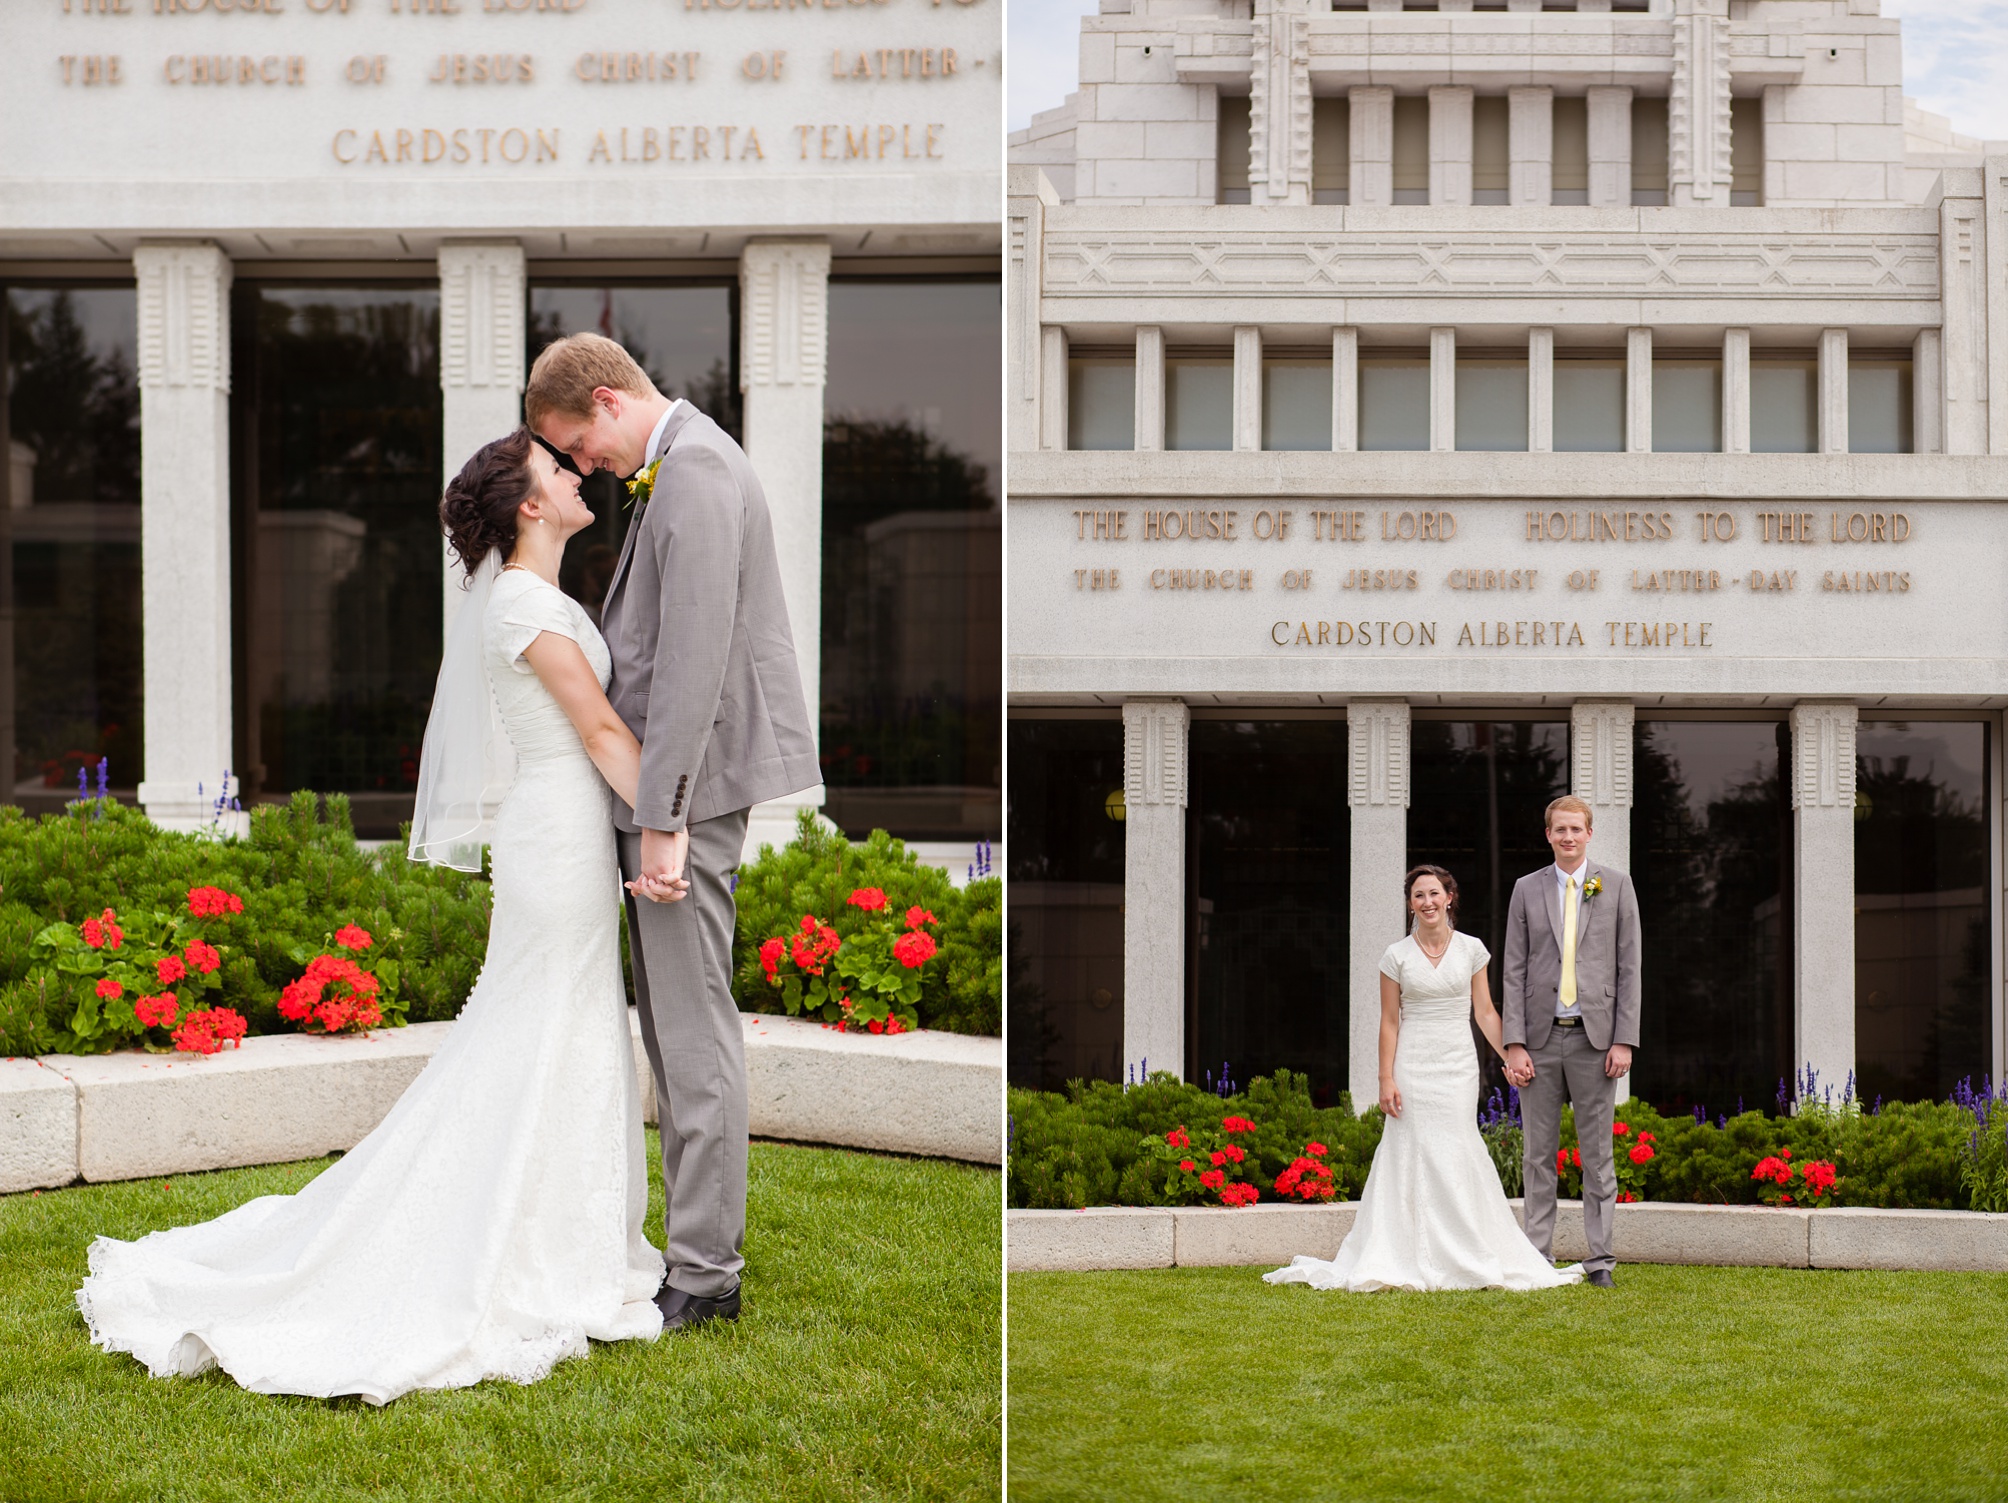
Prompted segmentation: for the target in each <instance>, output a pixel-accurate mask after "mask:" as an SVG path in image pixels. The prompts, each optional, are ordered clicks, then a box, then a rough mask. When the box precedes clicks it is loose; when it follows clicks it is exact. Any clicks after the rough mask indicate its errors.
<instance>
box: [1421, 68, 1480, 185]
mask: <svg viewBox="0 0 2008 1503" xmlns="http://www.w3.org/2000/svg"><path fill="white" fill-rule="evenodd" d="M1472 94H1473V90H1472V89H1471V87H1470V85H1468V84H1439V85H1438V86H1437V87H1435V88H1433V89H1431V90H1430V91H1429V201H1430V202H1431V203H1432V204H1447V205H1449V206H1451V207H1452V208H1463V207H1468V206H1469V205H1470V203H1471V100H1472Z"/></svg>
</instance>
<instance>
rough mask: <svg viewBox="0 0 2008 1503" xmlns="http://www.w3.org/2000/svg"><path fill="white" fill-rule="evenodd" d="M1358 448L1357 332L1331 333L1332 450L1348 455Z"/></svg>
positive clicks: (1358, 386) (1343, 328)
mask: <svg viewBox="0 0 2008 1503" xmlns="http://www.w3.org/2000/svg"><path fill="white" fill-rule="evenodd" d="M1359 446H1360V331H1359V330H1358V329H1355V328H1351V327H1342V328H1337V329H1334V330H1332V449H1333V450H1334V452H1336V453H1340V454H1350V453H1352V452H1353V451H1354V450H1356V449H1358V448H1359Z"/></svg>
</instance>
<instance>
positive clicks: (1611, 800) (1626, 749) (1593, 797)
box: [1569, 699, 1634, 1101]
mask: <svg viewBox="0 0 2008 1503" xmlns="http://www.w3.org/2000/svg"><path fill="white" fill-rule="evenodd" d="M1633 718H1634V711H1633V708H1632V703H1631V701H1630V700H1628V699H1579V700H1577V701H1576V702H1575V704H1573V705H1572V706H1570V708H1569V770H1570V777H1569V792H1571V793H1573V794H1574V795H1575V796H1576V797H1577V798H1579V799H1581V800H1582V801H1583V802H1584V803H1586V804H1588V805H1589V806H1590V827H1591V832H1592V833H1591V840H1590V857H1591V859H1592V860H1594V861H1597V862H1600V863H1601V864H1603V865H1605V866H1613V867H1616V868H1617V869H1618V870H1619V871H1621V872H1629V871H1630V870H1631V811H1632V721H1633ZM1630 1099H1631V1077H1630V1076H1629V1075H1627V1076H1625V1077H1623V1078H1622V1079H1620V1080H1619V1081H1618V1100H1620V1101H1629V1100H1630Z"/></svg>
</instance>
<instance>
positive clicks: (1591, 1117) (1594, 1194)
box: [1520, 1028, 1618, 1273]
mask: <svg viewBox="0 0 2008 1503" xmlns="http://www.w3.org/2000/svg"><path fill="white" fill-rule="evenodd" d="M1527 1052H1528V1054H1529V1056H1530V1057H1531V1058H1532V1059H1533V1061H1534V1079H1533V1081H1532V1082H1531V1083H1530V1084H1529V1085H1528V1086H1526V1087H1525V1088H1524V1089H1523V1090H1522V1091H1521V1092H1520V1122H1521V1126H1522V1128H1523V1129H1524V1131H1525V1135H1526V1146H1525V1148H1524V1150H1523V1152H1522V1156H1521V1160H1520V1166H1521V1169H1522V1170H1523V1171H1524V1172H1525V1177H1526V1181H1527V1188H1526V1196H1527V1200H1526V1206H1527V1211H1526V1216H1527V1221H1526V1225H1527V1240H1528V1241H1529V1242H1531V1243H1533V1244H1534V1249H1535V1251H1537V1252H1538V1253H1540V1254H1541V1256H1542V1257H1544V1258H1552V1257H1553V1255H1554V1246H1555V1186H1556V1178H1557V1176H1556V1173H1555V1150H1556V1149H1558V1148H1559V1147H1561V1138H1562V1102H1563V1101H1564V1100H1565V1099H1566V1100H1568V1101H1569V1102H1571V1103H1573V1104H1574V1106H1575V1108H1576V1142H1577V1144H1578V1145H1579V1146H1580V1147H1581V1150H1582V1154H1583V1236H1584V1240H1586V1241H1587V1242H1588V1243H1589V1245H1590V1255H1589V1257H1587V1258H1585V1259H1584V1260H1583V1271H1584V1272H1585V1273H1595V1272H1596V1271H1597V1270H1598V1269H1605V1270H1608V1269H1610V1268H1613V1267H1615V1266H1616V1264H1617V1259H1616V1258H1615V1257H1613V1256H1612V1254H1611V1217H1612V1214H1613V1208H1614V1207H1615V1206H1616V1205H1617V1199H1618V1176H1617V1169H1616V1166H1615V1164H1614V1163H1613V1160H1612V1157H1611V1153H1612V1150H1611V1119H1612V1117H1613V1116H1614V1115H1615V1114H1616V1111H1617V1099H1618V1083H1617V1082H1616V1081H1615V1080H1611V1079H1608V1078H1607V1077H1606V1076H1605V1075H1604V1051H1603V1050H1602V1049H1599V1048H1597V1046H1596V1045H1594V1044H1592V1043H1591V1042H1590V1041H1589V1039H1588V1038H1587V1037H1585V1036H1584V1030H1583V1029H1581V1028H1555V1029H1551V1030H1549V1033H1548V1038H1547V1042H1545V1043H1543V1044H1542V1045H1541V1046H1540V1047H1539V1048H1535V1049H1530V1050H1528V1051H1527Z"/></svg>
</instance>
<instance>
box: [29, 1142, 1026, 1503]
mask: <svg viewBox="0 0 2008 1503" xmlns="http://www.w3.org/2000/svg"><path fill="white" fill-rule="evenodd" d="M649 1138H650V1149H649V1159H650V1173H651V1179H652V1181H654V1184H653V1195H652V1201H651V1207H650V1212H649V1216H650V1224H651V1226H652V1227H653V1228H655V1229H656V1230H657V1232H658V1233H659V1231H660V1225H661V1216H662V1186H661V1183H660V1169H659V1166H658V1165H657V1164H656V1160H655V1143H654V1139H655V1134H654V1133H653V1132H651V1133H650V1134H649ZM326 1163H327V1161H323V1160H317V1161H314V1162H312V1163H306V1164H291V1165H278V1166H274V1167H271V1168H263V1169H242V1170H232V1171H228V1172H223V1173H217V1174H190V1175H181V1176H177V1177H175V1178H174V1179H172V1180H171V1181H168V1182H165V1183H163V1182H162V1181H160V1180H147V1181H141V1182H135V1183H129V1184H112V1185H89V1186H79V1187H76V1188H72V1189H68V1190H60V1191H46V1192H44V1193H42V1194H41V1195H39V1196H29V1195H15V1196H10V1197H5V1198H0V1498H4V1499H5V1500H7V1503H15V1500H36V1499H93V1500H98V1499H105V1500H110V1499H135V1500H137V1499H145V1500H148V1503H155V1500H184V1499H186V1500H201V1503H212V1500H231V1499H257V1500H260V1503H265V1500H272V1499H285V1500H287V1503H292V1500H313V1499H349V1498H372V1499H375V1498H381V1499H414V1500H416V1499H425V1500H428V1503H433V1500H442V1499H480V1500H484V1503H485V1500H488V1499H517V1498H523V1499H529V1498H534V1499H538V1500H540V1503H547V1500H558V1499H588V1498H590V1499H595V1500H598V1499H627V1498H635V1499H650V1500H656V1499H669V1498H677V1499H684V1498H689V1499H731V1500H744V1499H761V1500H765V1499H777V1500H787V1499H867V1498H870V1499H877V1498H900V1499H905V1498H986V1497H995V1496H996V1495H997V1492H998V1477H999V1467H1000V1464H1001V1463H1000V1433H999V1432H1000V1426H1001V1403H1000V1396H999V1373H1000V1368H1001V1351H1000V1342H1001V1337H1000V1329H999V1326H1000V1322H999V1318H998V1309H999V1301H1000V1298H1001V1288H1000V1283H1001V1273H1000V1267H1001V1256H1000V1250H999V1238H998V1227H999V1222H1000V1211H999V1206H1000V1203H1001V1202H1000V1198H999V1196H1000V1192H999V1187H998V1176H997V1174H996V1172H995V1171H993V1170H985V1169H978V1168H972V1167H969V1166H965V1165H957V1164H945V1163H939V1162H929V1161H918V1160H908V1159H897V1158H888V1157H881V1156H877V1155H872V1154H862V1153H844V1152H839V1151H835V1150H830V1149H815V1148H798V1147H791V1146H784V1145H779V1144H770V1143H756V1144H754V1145H753V1160H752V1183H751V1198H750V1211H751V1220H752V1225H751V1227H750V1229H749V1232H748V1236H747V1242H746V1260H747V1266H746V1275H745V1290H746V1306H745V1313H744V1315H743V1316H742V1317H741V1319H740V1320H739V1322H738V1324H737V1325H719V1326H714V1327H711V1328H707V1329H705V1330H703V1331H700V1332H696V1333H692V1334H689V1335H683V1336H673V1337H665V1338H664V1339H663V1340H661V1341H659V1342H656V1343H655V1344H654V1345H647V1344H643V1343H640V1342H624V1343H618V1344H613V1345H605V1346H602V1345H595V1346H594V1347H593V1350H592V1354H591V1355H590V1356H589V1357H587V1358H586V1359H584V1360H582V1361H576V1362H567V1363H562V1364H560V1365H559V1367H558V1368H557V1370H556V1371H555V1372H554V1373H553V1374H552V1375H551V1376H550V1377H549V1378H547V1379H545V1380H544V1381H543V1382H541V1383H538V1384H534V1385H532V1386H531V1387H528V1388H522V1387H518V1386H516V1385H514V1384H510V1383H500V1382H495V1383H485V1384H482V1385H481V1386H479V1387H477V1388H471V1389H461V1390H457V1391H451V1392H444V1393H418V1394H411V1395H408V1396H406V1397H404V1398H401V1399H398V1400H397V1401H396V1402H394V1403H392V1404H390V1405H388V1406H387V1407H385V1408H382V1409H374V1408H371V1407H370V1406H368V1405H366V1404H364V1403H362V1402H361V1401H360V1400H354V1399H348V1400H337V1401H334V1402H327V1401H322V1400H316V1399H302V1398H274V1397H271V1396H266V1395H259V1394H250V1393H246V1392H244V1391H243V1390H241V1389H239V1388H238V1387H237V1386H236V1385H235V1384H234V1383H232V1382H231V1381H230V1380H229V1379H228V1378H226V1377H224V1376H223V1375H222V1374H220V1373H215V1372H211V1373H208V1374H205V1375H204V1376H202V1377H200V1378H195V1379H175V1380H171V1381H161V1380H158V1379H154V1378H150V1377H148V1376H147V1374H146V1371H145V1369H143V1368H142V1367H140V1365H139V1364H138V1363H136V1362H134V1361H133V1360H132V1359H131V1358H130V1357H125V1356H108V1355H106V1354H105V1353H103V1352H100V1351H98V1350H97V1349H96V1348H95V1347H93V1346H91V1344H90V1340H89V1337H88V1335H87V1333H86V1331H85V1328H84V1324H83V1321H82V1320H81V1318H80V1317H79V1316H78V1314H77V1310H76V1306H75V1303H74V1302H73V1299H72V1291H73V1290H74V1289H75V1288H76V1286H77V1284H78V1282H79V1280H80V1279H81V1278H82V1276H83V1273H84V1250H85V1248H86V1247H87V1246H88V1245H89V1242H90V1239H91V1237H92V1236H93V1235H96V1234H98V1233H104V1234H108V1235H111V1236H117V1237H135V1236H138V1235H140V1234H141V1233H143V1232H147V1231H151V1230H155V1229H157V1228H161V1227H168V1226H174V1225H177V1224H180V1223H185V1222H191V1221H199V1220H203V1219H206V1218H208V1217H210V1216H214V1215H216V1214H217V1213H218V1212H221V1211H224V1210H226V1209H228V1208H229V1207H231V1206H234V1205H238V1204H240V1203H242V1202H243V1201H246V1200H249V1199H251V1198H252V1197H253V1196H256V1195H266V1194H271V1193H273V1192H275V1191H286V1190H290V1189H296V1188H298V1186H300V1185H301V1184H303V1183H305V1182H306V1180H308V1179H310V1178H311V1177H312V1176H313V1175H315V1174H317V1173H319V1172H320V1170H321V1169H323V1168H324V1167H326Z"/></svg>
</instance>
